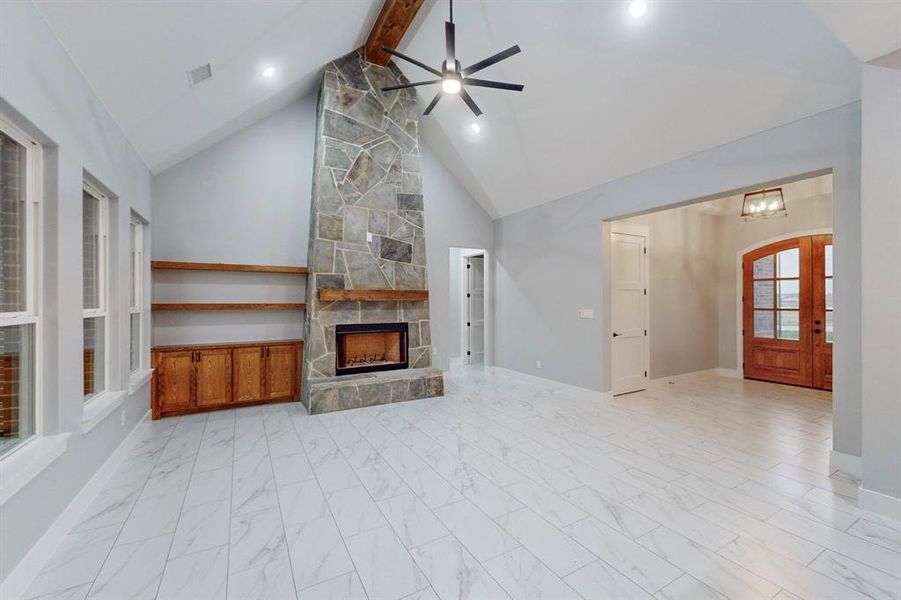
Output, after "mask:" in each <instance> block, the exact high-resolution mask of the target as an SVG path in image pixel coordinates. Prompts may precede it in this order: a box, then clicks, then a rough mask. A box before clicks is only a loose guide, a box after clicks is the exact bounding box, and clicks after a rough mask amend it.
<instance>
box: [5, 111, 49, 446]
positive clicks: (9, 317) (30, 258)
mask: <svg viewBox="0 0 901 600" xmlns="http://www.w3.org/2000/svg"><path fill="white" fill-rule="evenodd" d="M40 198H41V147H40V145H39V144H38V143H37V142H36V141H34V140H32V139H31V138H30V137H29V136H28V135H27V134H25V133H24V132H23V131H21V130H20V129H19V128H17V127H16V126H15V125H14V124H13V123H12V122H11V121H9V120H8V119H6V118H5V117H4V116H3V115H2V114H0V456H3V455H5V454H7V453H9V452H10V451H11V450H13V449H14V448H16V447H18V446H21V445H22V444H23V443H24V442H26V441H28V440H29V439H31V438H32V437H33V436H35V435H37V434H39V433H40V416H41V415H40V398H39V396H40V394H39V391H40V389H39V388H40V386H39V382H40V377H39V373H38V370H39V367H40V363H41V361H40V347H39V346H40V325H41V323H40V319H39V315H40V290H39V289H38V286H39V283H40V281H41V278H40V268H41V260H40V254H39V249H40V243H39V240H38V236H39V235H40Z"/></svg>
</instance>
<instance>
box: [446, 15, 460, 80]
mask: <svg viewBox="0 0 901 600" xmlns="http://www.w3.org/2000/svg"><path fill="white" fill-rule="evenodd" d="M454 37H455V36H454V24H453V23H451V22H450V21H445V22H444V42H445V47H446V48H447V69H448V71H451V70H453V71H456V70H457V63H456V58H455V56H454V55H455V52H454V51H455V48H454V44H455V42H454Z"/></svg>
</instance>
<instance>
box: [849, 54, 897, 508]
mask: <svg viewBox="0 0 901 600" xmlns="http://www.w3.org/2000/svg"><path fill="white" fill-rule="evenodd" d="M862 170H863V172H862V178H861V212H862V215H861V221H862V223H861V229H862V239H863V256H862V264H863V284H862V285H863V323H862V328H863V344H862V348H861V352H862V355H863V357H862V358H863V359H862V364H863V483H862V487H863V488H864V490H863V491H862V492H861V503H862V505H863V506H866V507H867V508H871V509H876V510H883V511H885V512H891V513H893V514H894V516H895V517H896V518H901V437H899V431H901V266H899V265H901V70H898V69H892V68H888V67H879V66H874V65H864V67H863V165H862ZM836 337H838V333H836Z"/></svg>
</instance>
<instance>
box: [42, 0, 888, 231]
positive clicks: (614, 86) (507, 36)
mask: <svg viewBox="0 0 901 600" xmlns="http://www.w3.org/2000/svg"><path fill="white" fill-rule="evenodd" d="M36 2H37V4H38V6H39V8H40V10H41V11H42V13H43V14H44V16H45V18H46V19H47V21H48V22H49V23H50V25H51V27H52V28H53V29H54V31H55V32H56V34H57V36H58V37H59V38H60V40H61V41H62V43H63V45H64V46H65V47H66V48H67V49H68V51H69V53H70V54H71V56H72V57H73V59H74V60H75V62H76V64H77V65H78V66H79V67H80V68H81V70H82V71H83V72H84V74H85V76H86V77H87V79H88V81H89V82H90V83H91V85H92V86H93V88H94V89H95V91H96V92H97V94H98V96H99V97H100V98H101V100H102V101H103V102H104V103H105V105H106V106H107V108H108V109H109V111H110V113H111V114H112V116H113V118H114V119H115V120H116V121H117V122H118V123H119V125H120V126H121V127H122V129H123V130H124V131H125V133H126V135H127V136H128V138H129V139H130V140H131V142H132V143H133V144H134V146H135V147H136V149H137V150H138V152H139V153H140V154H141V156H142V157H143V158H144V160H145V161H146V162H147V164H148V165H149V166H150V167H151V169H152V170H153V171H154V172H159V171H160V170H162V169H165V168H167V167H168V166H171V165H173V164H175V163H176V162H179V161H180V160H183V159H184V158H186V157H188V156H190V155H192V154H194V153H196V152H198V151H199V150H201V149H203V148H205V147H207V146H209V145H211V144H213V143H215V142H216V141H218V140H219V139H222V138H223V137H225V136H226V135H228V134H230V133H232V132H234V131H236V130H238V129H239V128H241V127H243V126H245V125H247V124H249V123H251V122H253V121H254V120H257V119H259V118H261V117H263V116H265V115H266V114H268V113H270V112H272V111H274V110H276V109H278V108H280V107H281V106H284V105H285V104H287V103H289V102H291V101H292V100H294V99H295V98H297V97H299V96H301V95H303V94H304V93H308V92H311V91H312V90H313V89H314V87H315V82H316V79H317V78H318V75H319V72H320V68H321V66H322V65H323V64H324V63H326V62H327V61H328V60H330V59H333V58H336V57H338V56H341V55H343V54H345V53H346V52H349V51H350V50H352V49H353V48H355V47H358V46H359V45H361V44H362V43H363V41H364V40H365V37H366V34H367V33H368V30H369V27H370V26H371V23H372V22H373V20H374V19H375V16H376V14H377V13H378V10H379V8H380V6H381V0H307V1H302V0H273V1H266V0H205V1H202V2H199V1H193V2H192V1H187V0H184V1H173V2H159V1H151V0H135V1H130V2H117V1H114V0H36ZM648 4H649V10H648V14H647V16H646V17H645V18H644V19H641V20H640V21H635V20H633V19H631V18H630V17H629V16H628V10H627V7H628V0H609V1H605V2H601V1H597V2H588V1H584V0H556V1H553V0H547V1H541V0H532V1H530V2H509V1H499V0H468V1H458V2H457V3H456V6H455V21H456V23H457V49H458V54H459V55H460V56H459V57H460V59H461V61H462V62H463V63H464V64H467V63H471V62H475V61H476V60H479V59H482V58H484V57H486V56H488V55H490V54H493V53H494V52H497V51H499V50H501V49H504V48H506V47H508V46H510V45H512V44H514V43H518V44H520V46H522V48H523V52H522V54H520V55H518V56H515V57H513V58H511V59H509V60H507V61H505V62H504V63H501V64H499V65H496V66H494V67H491V68H489V69H486V70H485V71H483V72H481V73H480V74H479V75H478V76H479V77H483V78H485V79H492V78H496V79H501V80H506V81H514V82H520V83H525V84H526V89H525V92H524V93H521V94H516V93H510V92H500V91H495V90H484V89H475V90H473V91H472V92H471V93H472V95H473V97H474V98H475V100H476V101H477V102H478V103H479V105H480V106H481V107H482V109H483V110H484V111H485V113H486V114H485V115H484V116H483V117H481V118H480V119H479V121H480V123H481V125H482V134H481V135H479V136H476V135H474V134H472V132H471V131H470V130H469V124H470V123H471V122H472V120H473V119H472V117H471V115H470V114H469V112H468V110H467V109H466V108H465V106H464V105H463V103H462V102H461V101H460V100H459V99H456V98H445V99H444V100H442V102H441V103H440V104H439V106H438V108H437V109H436V110H435V113H433V115H432V116H430V117H426V118H425V120H424V125H423V129H424V131H425V134H426V136H427V139H428V141H429V144H430V146H432V147H433V148H434V149H435V151H436V153H438V155H439V156H440V157H441V158H442V159H443V160H444V161H445V162H446V163H447V164H448V166H449V167H450V168H451V169H452V170H453V171H454V173H455V174H456V175H457V177H458V178H460V180H461V181H462V182H463V184H464V185H466V187H467V188H468V189H469V190H470V192H471V193H472V194H473V195H474V196H475V197H476V198H477V200H479V202H481V203H482V205H483V206H484V207H485V208H486V210H487V211H488V212H489V214H491V215H492V216H495V217H496V216H502V215H507V214H511V213H513V212H517V211H520V210H524V209H526V208H529V207H532V206H536V205H538V204H541V203H544V202H548V201H551V200H555V199H558V198H561V197H563V196H566V195H569V194H572V193H575V192H578V191H582V190H585V189H588V188H590V187H593V186H596V185H599V184H602V183H605V182H607V181H611V180H613V179H616V178H619V177H623V176H625V175H628V174H631V173H635V172H638V171H641V170H643V169H647V168H649V167H652V166H655V165H658V164H662V163H665V162H668V161H671V160H673V159H676V158H680V157H683V156H686V155H689V154H692V153H695V152H698V151H701V150H704V149H707V148H710V147H712V146H715V145H718V144H722V143H726V142H729V141H732V140H735V139H738V138H740V137H743V136H746V135H750V134H753V133H755V132H758V131H761V130H764V129H767V128H770V127H774V126H778V125H780V124H784V123H787V122H790V121H793V120H795V119H798V118H801V117H804V116H807V115H810V114H814V113H817V112H821V111H823V110H827V109H829V108H833V107H836V106H839V105H842V104H845V103H847V102H850V101H854V100H857V99H858V98H859V94H860V92H859V86H860V82H859V80H860V64H859V62H858V59H857V58H856V57H855V56H854V55H853V54H852V53H851V52H850V51H849V50H848V49H847V48H846V47H845V46H844V44H843V43H842V42H841V41H839V39H841V40H843V41H844V40H845V37H843V36H842V35H839V34H838V33H835V34H834V33H833V32H832V30H831V29H830V27H833V25H832V24H829V23H830V19H829V18H827V17H826V16H824V14H826V13H829V11H828V10H827V9H826V8H822V7H818V6H815V5H816V4H822V3H818V2H815V1H811V2H809V3H808V4H804V3H801V2H799V1H797V0H787V1H783V2H759V1H756V0H733V1H730V2H710V1H709V0H684V1H680V2H671V1H664V0H648ZM829 4H843V5H847V6H845V8H844V10H846V11H848V12H846V13H845V14H843V15H842V16H841V18H836V19H835V20H837V21H840V22H842V23H843V22H845V21H847V20H849V19H850V20H852V21H853V19H854V16H855V14H856V13H855V7H858V6H862V5H864V4H867V3H866V2H859V1H851V0H847V1H846V0H838V1H837V2H830V3H829ZM872 4H898V3H897V2H886V3H878V2H877V3H872ZM827 8H828V7H827ZM875 10H876V9H874V8H872V7H869V6H867V7H866V11H864V12H865V13H866V14H867V15H872V12H873V11H875ZM893 10H894V9H893ZM446 14H447V3H446V1H445V0H429V2H427V3H426V6H425V7H424V8H423V9H422V10H421V11H420V14H419V16H418V17H417V20H416V22H415V23H414V26H413V28H412V29H411V31H410V32H409V33H408V34H407V37H406V38H405V39H404V41H403V43H402V45H401V49H402V50H403V51H405V52H407V53H408V54H411V55H413V56H415V57H417V58H420V59H422V60H424V61H425V62H427V63H429V64H433V65H435V66H437V65H438V64H439V63H440V60H441V59H442V56H443V53H444V37H443V21H444V20H445V19H446ZM861 14H863V13H861ZM867 18H868V19H871V18H874V17H872V16H868V17H867ZM824 23H827V24H828V27H827V25H824ZM846 43H850V42H846ZM855 51H857V50H855ZM206 62H209V63H211V64H212V67H213V73H214V76H213V78H212V79H211V80H209V81H208V82H205V83H203V84H200V85H199V86H197V87H194V88H190V87H188V85H187V83H186V80H185V76H184V72H185V71H186V70H187V69H190V68H193V67H195V66H197V65H200V64H203V63H206ZM267 64H274V65H276V66H277V67H278V68H279V71H278V76H277V77H276V78H274V79H273V80H266V79H263V78H262V77H260V76H259V72H260V70H261V69H262V67H263V66H264V65H267ZM401 66H402V68H403V69H404V71H405V72H406V73H407V74H408V75H409V76H410V78H411V79H413V80H421V79H424V78H426V76H427V74H426V73H424V72H422V71H421V70H419V69H418V68H416V67H413V66H408V65H406V64H402V65H401ZM421 89H422V88H421ZM421 94H422V97H423V98H425V101H428V100H429V99H431V92H430V91H429V90H426V91H423V92H421Z"/></svg>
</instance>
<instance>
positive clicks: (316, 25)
mask: <svg viewBox="0 0 901 600" xmlns="http://www.w3.org/2000/svg"><path fill="white" fill-rule="evenodd" d="M35 1H36V4H37V6H38V8H39V9H40V10H41V12H42V14H43V15H44V18H45V19H46V20H47V22H48V23H49V24H50V27H51V28H52V29H53V31H54V33H55V34H56V36H57V37H58V38H59V39H60V41H61V42H62V44H63V46H65V48H66V49H67V50H68V52H69V55H70V56H71V57H72V59H73V60H74V61H75V64H76V65H77V66H78V67H79V68H80V69H81V71H82V73H84V75H85V77H86V78H87V80H88V82H89V83H90V84H91V86H92V87H93V88H94V91H95V92H96V93H97V95H98V96H99V97H100V100H101V101H102V102H103V103H104V105H105V106H106V108H107V110H109V112H110V114H111V115H112V117H113V119H114V120H115V121H116V122H117V123H118V125H119V127H121V128H122V130H123V131H124V132H125V135H126V136H127V137H128V139H129V140H130V141H131V143H132V145H134V147H135V149H136V150H137V151H138V153H139V154H140V155H141V157H142V158H143V159H144V161H145V162H146V163H147V165H148V166H149V167H150V169H151V170H152V171H154V172H159V171H162V170H163V169H165V168H167V167H170V166H172V165H173V164H175V163H177V162H179V161H181V160H183V159H185V158H187V157H188V156H191V155H192V154H194V153H196V152H198V151H200V150H202V149H203V148H206V147H208V146H210V145H212V144H214V143H215V142H217V141H219V140H221V139H223V138H224V137H226V136H228V135H229V134H231V133H234V132H235V131H237V130H239V129H241V128H242V127H244V126H246V125H248V124H250V123H253V122H254V121H256V120H258V119H260V118H261V117H264V116H266V115H267V114H269V113H271V112H274V111H276V110H278V109H279V108H282V107H283V106H286V105H287V104H289V103H291V102H293V101H294V100H296V99H297V98H299V97H301V96H303V95H306V94H309V93H311V92H313V91H314V90H315V89H316V86H317V84H318V78H319V76H320V74H321V72H322V66H323V65H324V64H325V63H327V62H328V61H330V60H332V59H334V58H336V57H338V56H342V55H344V54H346V53H347V52H349V51H350V50H352V49H354V48H356V47H358V46H360V45H362V44H363V42H364V41H365V39H366V36H367V34H368V33H369V29H370V25H371V23H372V21H374V20H375V17H376V15H377V14H378V10H379V8H380V6H381V3H380V2H378V1H377V0H337V1H336V0H312V1H310V0H199V1H191V0H176V1H171V2H160V1H156V0H131V1H127V2H126V1H120V0H35ZM206 63H209V64H210V65H211V68H212V71H213V77H212V78H211V79H209V80H208V81H205V82H203V83H201V84H199V85H197V86H195V87H191V86H190V85H189V84H188V80H187V78H186V76H185V72H186V71H188V70H189V69H193V68H194V67H197V66H199V65H203V64H206ZM268 65H273V66H275V67H276V68H277V70H276V74H275V76H274V77H272V78H264V77H262V76H261V75H260V72H261V71H262V70H263V68H265V67H266V66H268Z"/></svg>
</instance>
